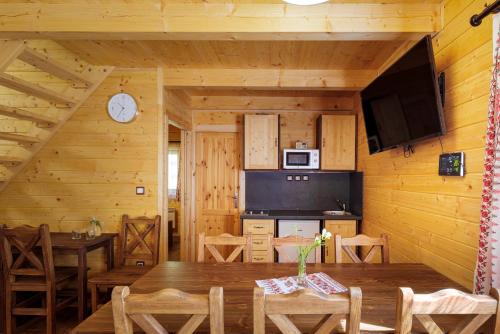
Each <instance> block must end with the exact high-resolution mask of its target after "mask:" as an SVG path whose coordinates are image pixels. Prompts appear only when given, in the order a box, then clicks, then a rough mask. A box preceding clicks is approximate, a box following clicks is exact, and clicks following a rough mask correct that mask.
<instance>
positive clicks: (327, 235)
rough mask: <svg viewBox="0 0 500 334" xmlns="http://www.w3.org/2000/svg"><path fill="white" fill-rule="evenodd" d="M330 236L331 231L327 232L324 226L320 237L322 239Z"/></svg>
mask: <svg viewBox="0 0 500 334" xmlns="http://www.w3.org/2000/svg"><path fill="white" fill-rule="evenodd" d="M331 237H332V233H331V232H328V231H327V230H326V228H324V229H323V231H322V232H321V238H322V239H330V238H331Z"/></svg>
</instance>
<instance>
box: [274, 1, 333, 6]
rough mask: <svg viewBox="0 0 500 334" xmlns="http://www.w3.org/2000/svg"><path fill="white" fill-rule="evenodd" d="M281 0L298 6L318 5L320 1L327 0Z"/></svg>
mask: <svg viewBox="0 0 500 334" xmlns="http://www.w3.org/2000/svg"><path fill="white" fill-rule="evenodd" d="M283 1H285V2H286V3H289V4H292V5H299V6H311V5H319V4H320V3H323V2H328V0H283Z"/></svg>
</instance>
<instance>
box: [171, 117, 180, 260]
mask: <svg viewBox="0 0 500 334" xmlns="http://www.w3.org/2000/svg"><path fill="white" fill-rule="evenodd" d="M181 138H182V136H181V129H180V128H178V127H177V126H175V125H173V124H169V125H168V154H167V166H168V248H169V249H168V259H169V261H180V260H181V244H180V231H181V228H180V224H181V223H182V219H181V194H182V182H181V166H182V160H183V159H184V157H182V149H181Z"/></svg>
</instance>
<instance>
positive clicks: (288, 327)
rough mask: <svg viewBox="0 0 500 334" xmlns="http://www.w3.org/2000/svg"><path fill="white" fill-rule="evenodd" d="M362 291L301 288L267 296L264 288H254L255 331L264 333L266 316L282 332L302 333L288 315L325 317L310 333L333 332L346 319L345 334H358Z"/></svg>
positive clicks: (353, 289) (355, 289) (256, 333)
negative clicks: (332, 292)
mask: <svg viewBox="0 0 500 334" xmlns="http://www.w3.org/2000/svg"><path fill="white" fill-rule="evenodd" d="M361 299H362V296H361V289H360V288H349V295H347V294H338V295H324V294H319V293H318V292H316V291H314V290H312V289H302V290H298V291H295V292H293V293H290V294H287V295H270V294H269V295H266V294H264V289H263V288H254V294H253V321H254V323H253V326H254V328H253V332H254V334H264V333H265V324H266V316H267V317H269V319H271V321H272V322H273V323H274V324H275V325H276V326H277V327H278V328H279V330H280V331H281V332H282V333H301V332H300V331H299V330H298V329H297V327H296V326H295V325H294V324H293V322H292V321H291V320H290V318H288V317H287V315H301V314H302V315H308V314H309V315H310V314H317V315H324V316H323V318H322V319H321V320H320V322H319V323H318V324H317V325H316V327H315V328H314V329H313V330H312V331H311V332H310V333H316V334H319V333H331V332H332V331H333V329H334V328H335V327H337V326H338V325H339V324H340V321H341V320H342V319H346V320H347V323H346V334H357V333H359V325H360V318H361Z"/></svg>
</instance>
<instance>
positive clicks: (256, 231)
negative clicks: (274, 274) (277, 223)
mask: <svg viewBox="0 0 500 334" xmlns="http://www.w3.org/2000/svg"><path fill="white" fill-rule="evenodd" d="M248 234H251V235H252V252H251V254H250V261H249V262H267V260H268V258H269V252H271V251H272V250H271V249H269V245H268V236H269V234H272V235H273V236H274V219H243V235H248ZM244 261H245V262H247V261H248V259H244Z"/></svg>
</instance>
